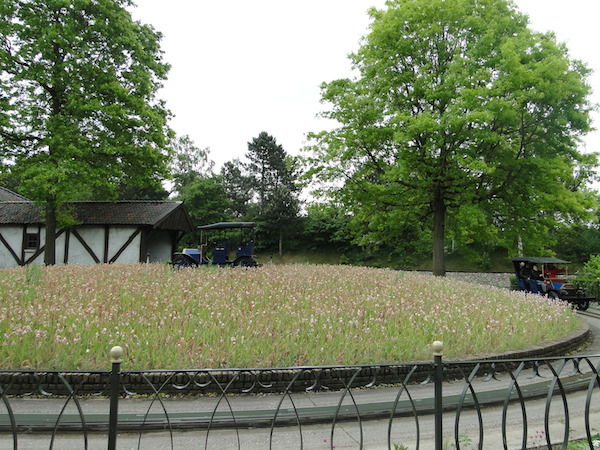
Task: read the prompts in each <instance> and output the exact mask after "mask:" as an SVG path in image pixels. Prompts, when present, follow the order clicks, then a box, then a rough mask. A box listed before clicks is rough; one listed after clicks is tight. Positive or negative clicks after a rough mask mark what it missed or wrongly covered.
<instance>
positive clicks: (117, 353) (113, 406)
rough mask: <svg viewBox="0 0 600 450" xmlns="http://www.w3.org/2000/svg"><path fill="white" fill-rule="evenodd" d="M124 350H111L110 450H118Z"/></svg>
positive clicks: (118, 348)
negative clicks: (118, 420)
mask: <svg viewBox="0 0 600 450" xmlns="http://www.w3.org/2000/svg"><path fill="white" fill-rule="evenodd" d="M122 357H123V349H122V348H121V347H119V346H116V347H113V348H111V349H110V361H111V362H112V370H111V372H110V413H109V417H108V450H116V449H117V417H118V413H119V387H120V384H121V383H120V379H121V358H122Z"/></svg>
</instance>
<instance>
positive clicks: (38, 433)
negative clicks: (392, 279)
mask: <svg viewBox="0 0 600 450" xmlns="http://www.w3.org/2000/svg"><path fill="white" fill-rule="evenodd" d="M437 364H439V366H438V365H437ZM436 369H439V370H436ZM111 375H112V376H115V377H117V378H115V379H116V380H117V383H116V389H115V388H114V387H113V389H112V392H111V387H110V380H111ZM382 380H385V385H381V381H382ZM438 389H439V390H441V392H442V394H441V396H438V398H437V399H436V397H435V396H436V392H438V393H439V390H438ZM25 391H26V392H25ZM181 394H186V395H181ZM0 398H1V402H0V440H2V441H3V442H4V445H5V446H6V445H7V443H8V445H9V446H10V445H11V444H12V447H13V448H14V449H16V448H29V447H31V446H32V445H31V444H32V443H35V447H36V448H39V447H40V445H43V446H44V447H46V446H47V447H48V448H51V449H52V448H61V447H62V446H64V445H62V444H61V442H63V441H65V440H66V441H68V442H69V443H70V446H79V447H81V448H85V449H87V448H90V447H97V446H99V445H98V443H99V442H106V440H107V435H109V436H110V437H111V439H113V442H116V438H117V434H116V432H117V431H119V432H120V435H119V442H121V441H124V443H125V444H126V445H127V446H128V447H134V448H139V449H142V448H157V447H160V448H171V449H175V448H188V447H189V446H190V445H192V444H190V442H192V443H193V447H194V448H238V449H246V448H269V449H275V448H282V447H285V448H289V447H290V446H292V445H293V446H295V447H297V448H315V447H317V448H319V447H320V448H330V449H333V448H336V446H338V447H339V446H343V447H349V448H366V447H370V446H373V445H378V446H386V447H387V448H388V449H395V448H417V449H418V448H433V447H434V446H435V445H438V446H439V445H441V444H443V445H445V446H447V445H450V444H452V445H453V446H454V447H455V448H456V449H460V448H479V449H483V448H499V447H501V448H505V449H508V448H528V447H535V446H542V445H544V446H549V447H550V446H551V445H557V444H559V445H561V444H562V448H567V447H566V446H567V443H568V442H569V440H572V439H583V440H584V441H585V442H587V444H588V446H589V447H590V448H594V447H593V446H594V442H595V441H596V440H600V436H598V435H597V434H595V433H598V432H597V431H596V430H594V420H596V423H597V418H596V415H598V414H600V401H599V400H598V399H599V398H600V355H590V356H565V357H556V358H538V359H524V360H496V361H465V362H456V361H442V360H441V357H440V358H439V360H438V361H437V362H436V361H434V362H432V363H419V364H401V365H398V364H395V365H392V364H389V365H386V364H380V365H376V366H326V367H296V368H266V369H215V370H209V369H202V370H176V371H145V372H141V371H123V372H121V371H120V365H119V364H113V371H112V372H111V371H104V372H103V371H96V372H68V371H3V372H0ZM111 399H112V401H114V402H118V408H119V411H118V421H117V414H116V413H115V414H113V415H112V416H111V415H110V414H109V402H110V401H111ZM42 400H43V401H42ZM436 400H437V401H436ZM112 406H114V405H112ZM112 406H111V408H112ZM40 408H43V410H41V409H40ZM115 411H116V409H115ZM444 418H445V419H446V420H452V421H453V427H447V428H448V430H446V432H447V433H448V434H443V433H444V430H443V429H442V428H441V426H442V423H443V420H442V419H444ZM111 419H114V420H113V423H114V425H116V426H113V427H111V426H110V425H111ZM449 423H450V422H448V423H447V424H446V425H448V424H449ZM438 426H439V427H440V429H438V428H437V427H438ZM179 430H188V431H190V432H191V433H183V434H182V433H178V431H179ZM261 430H262V431H261ZM531 430H536V431H535V432H534V433H532V432H531ZM156 432H160V433H158V434H157V433H156ZM149 433H151V434H149ZM182 436H183V438H182ZM156 439H159V442H160V443H159V444H156V442H157V440H156ZM182 439H183V440H182ZM109 441H110V439H109ZM40 442H46V444H40ZM73 442H78V443H79V444H73ZM112 445H113V446H114V443H113V444H112ZM402 446H404V447H402Z"/></svg>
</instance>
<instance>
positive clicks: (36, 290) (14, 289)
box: [0, 264, 579, 369]
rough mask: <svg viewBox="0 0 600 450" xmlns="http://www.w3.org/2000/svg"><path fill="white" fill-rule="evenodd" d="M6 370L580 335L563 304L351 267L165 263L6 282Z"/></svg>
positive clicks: (234, 363) (232, 361)
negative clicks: (177, 266) (115, 353)
mask: <svg viewBox="0 0 600 450" xmlns="http://www.w3.org/2000/svg"><path fill="white" fill-rule="evenodd" d="M0 294H1V295H2V303H1V305H0V336H2V340H1V344H0V367H2V368H24V367H33V368H40V369H75V368H81V369H95V368H102V369H105V368H107V366H108V350H109V349H110V348H111V347H112V346H114V345H121V346H122V347H124V348H125V350H126V354H125V364H124V367H125V368H127V369H159V368H212V367H257V366H287V365H320V364H354V363H383V362H399V361H409V360H429V359H430V358H431V350H430V349H429V345H430V344H431V342H433V341H434V340H441V341H443V342H444V343H445V356H446V357H447V358H464V357H467V356H477V355H483V354H486V353H490V352H494V353H495V352H502V351H507V350H516V349H521V348H525V347H530V346H533V345H539V344H542V343H544V342H547V341H550V340H553V339H555V338H557V337H559V336H563V335H568V334H570V333H572V332H573V331H574V330H575V329H576V328H577V327H578V324H579V322H578V319H577V317H576V316H575V314H574V313H573V312H572V311H571V310H570V309H569V308H568V306H566V305H564V304H562V303H556V302H555V303H551V302H549V301H547V300H545V299H544V298H542V297H539V296H531V295H530V296H525V295H524V294H520V293H515V292H510V291H508V290H504V289H499V288H492V287H489V286H487V287H486V286H478V285H472V284H468V283H463V282H458V281H454V280H450V279H439V278H434V277H431V276H427V275H423V274H418V273H407V272H398V271H392V270H384V269H372V268H366V267H351V266H317V265H265V266H263V267H261V268H258V269H230V268H228V269H218V268H214V267H201V268H197V269H183V270H173V269H171V268H170V267H168V266H166V265H158V264H148V265H132V266H122V265H96V266H56V267H49V268H39V270H38V269H32V268H28V269H23V268H18V269H10V270H3V271H0Z"/></svg>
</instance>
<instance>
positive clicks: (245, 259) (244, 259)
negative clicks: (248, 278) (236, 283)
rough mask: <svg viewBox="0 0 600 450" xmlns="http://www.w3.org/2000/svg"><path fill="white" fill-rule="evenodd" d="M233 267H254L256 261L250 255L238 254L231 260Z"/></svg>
mask: <svg viewBox="0 0 600 450" xmlns="http://www.w3.org/2000/svg"><path fill="white" fill-rule="evenodd" d="M233 266H234V267H256V266H257V264H256V261H254V259H252V258H251V257H250V256H240V257H239V258H238V259H236V260H235V261H234V262H233Z"/></svg>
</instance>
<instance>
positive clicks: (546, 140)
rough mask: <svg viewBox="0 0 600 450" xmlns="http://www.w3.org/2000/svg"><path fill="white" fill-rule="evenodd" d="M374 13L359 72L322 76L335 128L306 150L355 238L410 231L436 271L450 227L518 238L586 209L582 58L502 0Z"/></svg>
mask: <svg viewBox="0 0 600 450" xmlns="http://www.w3.org/2000/svg"><path fill="white" fill-rule="evenodd" d="M370 15H371V17H372V24H371V29H370V33H369V34H368V36H366V38H365V40H364V41H363V44H362V46H361V48H360V49H359V50H358V52H357V53H355V54H353V55H351V60H352V63H353V66H354V68H355V70H356V72H357V74H358V75H357V76H356V77H355V78H353V79H341V80H335V81H332V82H330V83H325V84H323V86H322V97H323V100H324V101H325V102H327V103H328V104H329V105H330V109H329V110H328V111H327V112H326V113H325V116H326V117H329V118H331V119H334V120H335V121H337V123H338V124H339V125H338V126H337V128H335V129H334V130H332V131H325V132H321V133H316V134H313V135H312V137H313V145H312V146H311V150H312V153H311V154H310V155H309V158H308V162H309V164H310V166H311V170H310V172H309V173H310V174H311V175H316V176H318V177H319V178H320V179H321V180H325V181H330V182H332V190H333V191H334V192H335V193H336V195H337V196H338V198H339V199H341V200H342V201H344V202H345V204H346V205H347V208H348V209H349V210H350V211H351V213H352V215H353V217H354V222H355V223H357V224H361V227H362V233H363V234H362V236H363V237H362V243H390V241H391V240H393V239H397V238H398V236H401V235H402V234H403V233H404V234H406V231H407V229H410V230H418V234H419V235H421V236H426V235H429V236H430V239H431V242H432V247H433V251H432V253H433V268H434V273H435V274H436V275H443V274H444V273H445V268H444V267H445V266H444V244H445V237H446V236H447V234H448V232H451V233H452V234H453V237H455V238H459V239H462V240H464V241H468V240H469V239H472V238H473V235H474V233H484V234H485V235H486V237H487V238H488V239H497V240H498V242H499V243H501V244H503V245H506V246H513V247H516V241H517V239H518V238H519V237H520V238H522V239H523V241H524V242H525V243H527V242H529V240H530V239H531V240H534V237H535V236H536V234H539V233H540V231H543V230H544V229H547V228H548V227H549V226H550V225H551V224H552V223H554V222H555V221H557V220H566V219H568V218H569V217H571V216H573V215H577V214H582V213H584V212H585V210H586V208H588V207H589V206H590V205H591V203H590V198H589V196H588V193H587V192H586V190H585V189H584V188H582V186H584V185H585V183H584V181H585V179H586V177H588V176H589V170H588V169H589V167H590V166H593V165H594V164H595V155H583V154H582V153H580V152H579V151H578V150H577V144H578V137H579V136H580V135H581V134H583V133H585V132H586V131H588V130H589V128H590V119H589V111H590V108H591V106H590V104H589V100H588V94H589V92H590V88H589V86H588V85H587V84H586V76H587V74H588V69H587V68H586V67H585V65H584V64H583V63H581V62H579V61H576V60H573V59H571V58H570V57H569V54H568V51H567V49H566V47H565V46H564V45H562V44H558V43H557V42H556V40H555V38H554V36H553V35H552V34H549V33H548V34H540V33H536V32H533V31H531V30H530V29H529V28H528V21H527V17H526V16H524V15H523V14H521V13H519V12H518V11H517V10H516V9H515V7H514V5H513V4H512V3H511V2H509V1H506V0H390V1H388V2H387V8H386V9H384V10H375V9H372V10H371V11H370ZM494 230H496V231H494Z"/></svg>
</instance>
